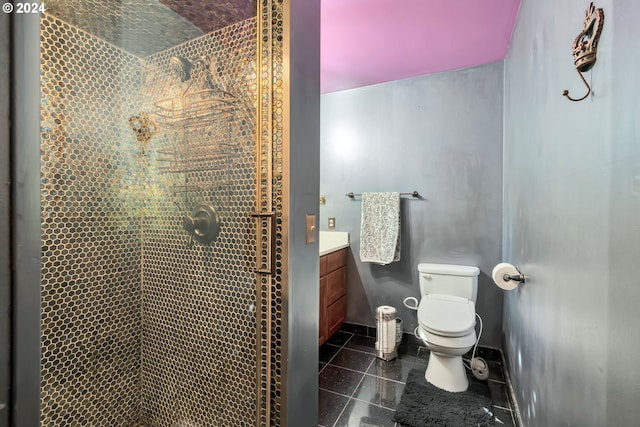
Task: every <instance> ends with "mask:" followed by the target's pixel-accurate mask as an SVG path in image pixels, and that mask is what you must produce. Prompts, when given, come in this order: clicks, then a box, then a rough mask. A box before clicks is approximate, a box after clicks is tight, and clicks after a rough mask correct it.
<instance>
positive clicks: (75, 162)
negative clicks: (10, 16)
mask: <svg viewBox="0 0 640 427" xmlns="http://www.w3.org/2000/svg"><path fill="white" fill-rule="evenodd" d="M41 39H42V43H41V46H42V48H41V58H42V59H41V93H42V97H41V165H42V166H41V221H42V230H41V236H42V272H41V274H42V306H41V311H42V329H41V331H42V334H41V350H42V364H41V421H42V423H41V424H42V425H43V426H53V425H56V426H57V425H60V426H63V425H105V426H106V425H113V426H115V425H128V423H131V422H132V421H134V420H135V419H136V418H137V416H138V413H139V407H140V350H141V344H140V337H141V335H140V327H141V318H142V317H141V299H140V297H141V294H140V279H141V254H142V251H141V230H140V225H141V222H140V216H141V209H142V199H141V198H140V189H141V186H140V182H141V180H144V179H146V177H145V176H144V175H143V174H142V170H141V169H140V167H139V162H140V161H141V160H143V159H141V158H140V156H139V155H138V153H139V145H138V143H137V141H136V139H135V138H134V134H133V133H132V132H131V130H130V129H129V126H128V118H129V117H130V116H131V115H132V114H134V112H136V111H138V110H139V108H140V106H139V104H140V101H139V92H140V85H141V83H142V79H141V77H142V75H141V71H142V70H141V66H140V61H139V60H138V59H137V58H136V57H134V56H132V55H129V54H127V53H125V52H124V51H122V50H119V49H117V48H114V47H113V46H112V45H110V44H108V43H105V42H104V41H102V40H100V39H98V38H96V37H94V36H92V35H90V34H88V33H85V32H83V31H80V30H78V29H77V28H75V27H72V26H69V25H67V24H66V23H64V22H62V21H60V20H57V19H56V18H54V17H52V16H50V15H44V16H43V18H42V23H41Z"/></svg>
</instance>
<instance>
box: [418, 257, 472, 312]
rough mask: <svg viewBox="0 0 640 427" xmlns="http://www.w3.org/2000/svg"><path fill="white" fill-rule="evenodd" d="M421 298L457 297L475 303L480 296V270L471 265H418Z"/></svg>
mask: <svg viewBox="0 0 640 427" xmlns="http://www.w3.org/2000/svg"><path fill="white" fill-rule="evenodd" d="M418 272H419V275H420V296H425V295H427V294H444V295H455V296H458V297H462V298H467V299H469V300H471V301H473V302H474V303H475V302H476V297H477V296H478V274H480V269H479V268H478V267H473V266H469V265H453V264H427V263H421V264H418Z"/></svg>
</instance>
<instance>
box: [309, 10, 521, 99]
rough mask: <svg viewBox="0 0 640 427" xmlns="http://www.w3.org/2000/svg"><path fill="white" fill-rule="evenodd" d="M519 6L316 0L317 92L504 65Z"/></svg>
mask: <svg viewBox="0 0 640 427" xmlns="http://www.w3.org/2000/svg"><path fill="white" fill-rule="evenodd" d="M519 4H520V0H322V27H321V28H322V32H321V37H322V42H321V56H322V59H321V67H322V77H321V79H322V81H321V91H322V93H327V92H334V91H338V90H344V89H351V88H354V87H360V86H367V85H371V84H376V83H382V82H387V81H391V80H398V79H404V78H407V77H413V76H419V75H423V74H429V73H437V72H441V71H447V70H454V69H457V68H464V67H471V66H474V65H480V64H486V63H489V62H493V61H499V60H502V59H504V57H505V54H506V52H507V46H508V44H509V39H510V37H511V31H512V28H513V25H514V21H515V17H516V14H517V11H518V6H519Z"/></svg>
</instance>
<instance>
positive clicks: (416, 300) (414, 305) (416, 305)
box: [402, 297, 418, 310]
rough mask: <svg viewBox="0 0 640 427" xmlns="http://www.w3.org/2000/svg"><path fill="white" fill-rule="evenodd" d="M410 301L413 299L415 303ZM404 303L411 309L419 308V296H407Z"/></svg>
mask: <svg viewBox="0 0 640 427" xmlns="http://www.w3.org/2000/svg"><path fill="white" fill-rule="evenodd" d="M408 301H413V305H410V304H409V303H408ZM402 303H403V304H404V306H405V307H407V308H410V309H411V310H418V298H416V297H406V298H405V299H404V300H403V301H402Z"/></svg>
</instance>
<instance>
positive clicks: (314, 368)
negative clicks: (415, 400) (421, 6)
mask: <svg viewBox="0 0 640 427" xmlns="http://www.w3.org/2000/svg"><path fill="white" fill-rule="evenodd" d="M284 7H285V8H287V7H288V8H289V14H288V16H289V17H290V29H289V34H288V35H289V37H286V36H285V40H284V44H285V46H287V45H289V53H290V54H289V55H288V56H287V55H286V54H285V61H287V57H288V59H289V63H288V64H285V70H288V72H289V78H288V79H287V78H286V74H285V79H284V82H285V84H286V82H287V81H288V82H289V88H288V96H289V102H290V117H289V132H290V134H289V136H290V139H289V146H288V152H289V156H288V159H287V157H286V156H285V159H284V161H285V162H286V161H287V160H288V165H287V167H288V169H289V177H288V179H285V180H284V182H285V185H287V183H288V187H289V191H288V196H289V197H288V204H289V212H288V216H289V242H288V246H289V262H288V274H287V276H288V288H287V291H288V295H287V299H286V301H287V305H288V307H287V308H286V309H285V310H283V311H284V312H285V313H287V314H286V315H287V318H288V332H287V340H286V342H287V343H288V344H289V345H288V347H287V365H286V381H287V384H286V388H284V389H283V391H284V392H285V393H286V405H287V410H286V411H285V413H284V414H283V415H284V416H285V417H286V425H288V426H292V427H294V426H295V427H297V426H301V427H302V426H315V425H316V424H317V420H318V416H317V414H318V375H317V372H318V323H319V313H318V305H319V301H318V300H319V283H318V277H319V267H318V261H319V258H318V244H317V242H316V243H313V244H306V239H305V237H306V229H305V215H306V214H315V215H316V217H317V215H318V188H319V186H320V182H319V180H320V178H319V177H320V162H319V152H320V138H319V135H320V122H319V117H320V1H319V0H313V1H308V0H307V1H304V2H295V1H292V2H285V6H284ZM285 16H287V14H286V13H285ZM285 29H286V26H285ZM285 53H286V50H285ZM285 96H287V92H286V91H285ZM283 151H285V152H286V151H287V148H286V144H285V148H284V150H283ZM316 236H317V233H316ZM283 300H285V298H283Z"/></svg>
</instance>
